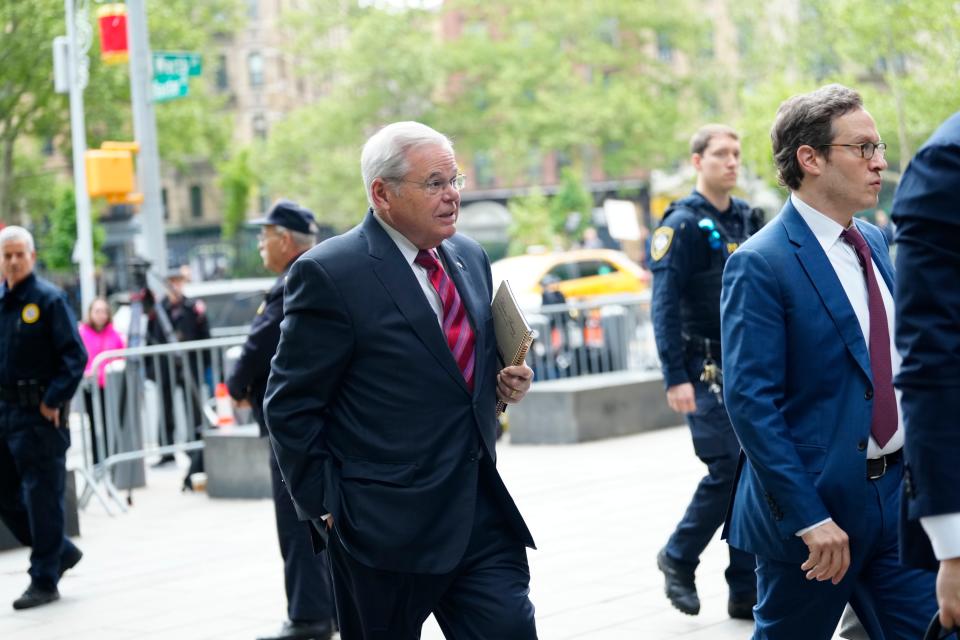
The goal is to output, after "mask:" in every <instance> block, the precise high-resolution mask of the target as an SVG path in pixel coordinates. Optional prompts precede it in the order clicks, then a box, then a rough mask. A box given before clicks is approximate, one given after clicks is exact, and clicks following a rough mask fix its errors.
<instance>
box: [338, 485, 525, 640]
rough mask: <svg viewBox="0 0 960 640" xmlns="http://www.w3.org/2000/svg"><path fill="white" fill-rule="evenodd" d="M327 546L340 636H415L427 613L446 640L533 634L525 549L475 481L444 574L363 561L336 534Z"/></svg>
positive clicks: (508, 639) (394, 639)
mask: <svg viewBox="0 0 960 640" xmlns="http://www.w3.org/2000/svg"><path fill="white" fill-rule="evenodd" d="M482 476H483V473H482V472H481V477H482ZM329 549H330V562H331V565H332V568H333V586H334V591H335V592H336V596H337V612H338V614H339V619H340V637H341V639H342V640H416V639H418V638H419V637H420V629H421V627H422V626H423V623H424V621H425V620H426V619H427V617H428V616H429V615H430V613H433V614H434V616H435V617H436V619H437V622H438V623H439V625H440V628H441V629H442V630H443V634H444V637H446V638H448V639H449V640H493V639H496V640H536V638H537V630H536V624H535V622H534V616H533V613H534V611H533V604H532V603H531V602H530V598H529V594H530V569H529V566H528V565H527V554H526V549H525V548H524V546H523V544H522V543H521V542H519V541H518V540H517V539H516V537H515V535H514V534H513V532H512V530H511V529H510V527H509V526H508V524H507V522H506V521H505V520H504V519H503V517H502V516H501V515H500V513H499V509H498V508H497V506H496V505H495V504H494V502H493V501H492V500H491V499H490V490H489V489H487V488H486V487H485V486H484V483H483V482H482V481H481V487H480V489H479V495H478V497H477V507H476V513H475V516H474V522H473V532H472V534H471V537H470V542H469V544H468V545H467V550H466V552H465V554H464V556H463V558H462V559H461V560H460V563H459V565H458V566H457V568H456V569H454V570H453V571H452V572H450V573H446V574H440V575H428V574H414V573H397V572H392V571H382V570H379V569H373V568H370V567H367V566H366V565H362V564H360V563H359V562H357V561H356V560H354V559H353V558H351V557H350V555H349V554H348V553H347V552H346V551H345V550H344V548H343V545H342V544H341V543H340V542H339V540H338V536H337V534H336V533H335V532H334V533H333V534H332V535H331V536H330V547H329Z"/></svg>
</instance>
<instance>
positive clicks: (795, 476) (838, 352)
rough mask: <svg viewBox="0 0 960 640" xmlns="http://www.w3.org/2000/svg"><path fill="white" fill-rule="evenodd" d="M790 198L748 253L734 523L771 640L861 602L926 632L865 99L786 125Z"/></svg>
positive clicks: (788, 118)
mask: <svg viewBox="0 0 960 640" xmlns="http://www.w3.org/2000/svg"><path fill="white" fill-rule="evenodd" d="M770 137H771V139H772V141H773V155H774V160H775V162H776V165H777V170H778V173H779V176H780V180H781V181H782V182H783V183H784V184H785V185H786V186H787V187H788V188H789V189H790V192H791V193H790V197H789V199H788V200H787V203H786V204H785V205H784V206H783V209H782V210H781V211H780V214H779V215H778V216H777V217H776V218H775V219H773V220H771V221H770V222H769V223H768V224H767V225H766V226H765V227H764V228H763V229H761V230H760V231H759V232H757V233H756V234H755V235H754V236H752V237H751V238H750V239H749V240H747V241H746V242H745V243H744V244H743V245H742V246H741V247H740V248H739V249H737V251H735V252H734V253H733V255H731V256H730V259H729V260H728V261H727V265H726V267H725V269H724V273H723V291H722V294H721V311H720V322H721V329H722V336H723V363H724V379H725V382H726V384H725V386H724V399H725V400H726V406H727V411H728V412H729V414H730V420H731V422H732V424H733V428H734V430H735V431H736V433H737V436H738V438H739V439H740V443H741V445H742V446H743V451H744V453H745V458H743V460H742V464H741V468H740V471H739V473H738V482H737V484H736V493H735V495H734V497H733V500H732V504H731V508H730V512H729V514H728V516H727V525H728V526H727V527H726V529H725V533H726V534H727V538H728V540H729V542H730V544H731V545H732V546H734V547H737V548H739V549H743V550H744V551H749V552H751V553H754V554H756V556H757V606H756V608H755V609H754V619H755V628H754V635H753V637H754V639H755V640H767V639H768V638H772V639H775V640H792V639H796V640H829V638H831V637H833V633H834V630H835V629H836V627H837V622H838V621H839V619H840V616H841V613H842V612H843V609H844V607H845V606H846V604H847V603H848V602H849V603H850V604H851V606H852V607H853V609H854V611H856V613H857V616H858V618H859V619H860V621H861V622H862V623H863V625H864V627H865V628H866V631H867V633H868V635H869V637H871V638H884V640H916V639H917V638H920V637H921V636H922V635H923V632H924V629H925V628H926V623H927V622H928V621H929V619H930V617H931V616H932V615H933V612H934V611H935V610H936V603H935V601H934V596H933V593H934V585H933V575H932V574H930V573H928V572H925V571H920V570H918V569H909V568H905V567H903V566H902V565H900V563H899V560H898V551H897V546H898V534H897V520H898V515H899V508H900V488H901V484H902V479H903V464H902V463H901V447H902V444H903V425H902V423H901V421H900V420H899V417H900V416H901V415H902V413H901V411H900V410H899V406H898V405H899V402H898V400H897V398H896V395H895V392H894V388H893V375H894V374H895V373H896V372H897V370H898V369H899V367H900V358H899V357H898V356H897V353H896V350H895V349H894V348H893V296H892V292H893V266H892V265H891V263H890V256H889V254H888V251H887V244H886V242H885V241H884V239H883V234H882V233H881V232H880V230H879V229H877V228H876V227H874V226H873V225H871V224H869V223H867V222H863V221H861V220H856V219H854V214H855V213H857V212H858V211H862V210H864V209H868V208H870V207H874V206H876V204H877V197H878V194H879V193H880V185H881V172H882V171H883V170H884V169H886V167H887V162H886V160H885V158H884V151H885V148H886V145H885V144H884V143H883V142H882V141H881V139H880V134H879V132H878V130H877V125H876V123H875V122H874V120H873V118H872V117H871V116H870V114H869V113H868V112H867V111H866V110H865V109H864V107H863V102H862V100H861V98H860V95H859V94H858V93H857V92H855V91H853V90H851V89H848V88H847V87H843V86H841V85H836V84H834V85H828V86H825V87H822V88H820V89H818V90H816V91H813V92H811V93H807V94H802V95H797V96H794V97H792V98H790V99H788V100H786V101H785V102H784V103H783V104H781V105H780V108H779V110H778V111H777V116H776V120H775V121H774V124H773V127H772V129H771V132H770Z"/></svg>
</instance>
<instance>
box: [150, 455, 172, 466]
mask: <svg viewBox="0 0 960 640" xmlns="http://www.w3.org/2000/svg"><path fill="white" fill-rule="evenodd" d="M176 461H177V459H176V458H175V457H174V455H173V454H172V453H165V454H163V455H162V456H160V459H159V460H157V461H156V462H154V463H153V464H152V465H150V468H151V469H159V468H160V467H165V466H167V465H168V464H173V463H174V462H176Z"/></svg>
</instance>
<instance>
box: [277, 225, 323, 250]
mask: <svg viewBox="0 0 960 640" xmlns="http://www.w3.org/2000/svg"><path fill="white" fill-rule="evenodd" d="M310 228H311V229H312V228H313V225H312V224H311V225H310ZM277 231H278V232H280V233H289V234H290V239H291V240H292V241H293V244H294V246H296V247H297V248H298V249H309V248H310V247H312V246H313V245H315V244H317V236H316V234H314V233H304V232H302V231H294V230H293V229H288V228H286V227H279V226H278V227H277Z"/></svg>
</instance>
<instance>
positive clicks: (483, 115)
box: [257, 0, 705, 228]
mask: <svg viewBox="0 0 960 640" xmlns="http://www.w3.org/2000/svg"><path fill="white" fill-rule="evenodd" d="M697 4H698V3H697V2H696V0H678V1H677V2H674V3H670V4H669V5H662V3H654V2H653V1H652V0H641V1H639V2H633V3H625V2H616V1H613V0H606V1H604V2H590V3H582V2H578V1H576V0H557V1H551V2H547V0H528V1H526V2H520V3H507V2H479V1H477V0H451V1H448V2H445V3H444V4H443V8H442V9H440V10H439V11H440V12H439V13H438V12H437V11H431V10H424V9H416V8H414V9H405V10H397V9H395V8H389V7H386V8H385V7H384V6H381V5H376V4H366V5H365V6H359V5H358V4H357V5H354V4H352V3H349V4H348V3H330V2H328V3H316V4H315V5H311V6H309V7H308V8H305V9H303V10H302V11H300V12H296V13H290V14H288V16H287V24H288V25H289V28H290V30H291V32H292V33H293V34H294V35H293V37H292V38H291V41H292V42H293V45H292V46H293V49H294V50H295V51H296V52H297V53H298V55H300V56H302V59H303V61H304V68H305V69H311V70H318V69H319V70H322V71H321V72H320V73H319V78H317V76H316V75H315V76H314V78H313V79H314V80H317V79H320V80H322V83H323V86H324V87H325V89H326V94H325V95H324V97H323V98H322V99H321V100H319V101H318V102H317V103H316V104H313V105H309V106H305V107H304V108H303V109H300V110H298V111H296V112H294V113H292V114H290V115H289V116H288V117H287V118H286V120H285V121H284V122H282V123H280V124H278V125H277V126H276V127H274V129H273V131H272V133H271V138H270V140H269V141H268V143H267V145H266V148H265V150H264V153H263V154H262V156H261V157H259V159H258V165H257V170H258V173H259V174H260V175H262V176H263V177H264V180H265V182H266V184H267V185H268V187H269V189H270V190H271V191H272V192H275V193H277V192H278V193H283V194H284V195H287V196H290V197H295V198H298V199H300V200H302V201H303V202H305V203H308V204H310V205H311V206H312V207H314V208H315V210H317V211H318V212H319V215H320V217H321V218H322V219H323V221H325V222H328V223H332V224H334V225H335V226H337V227H341V228H342V227H344V226H347V225H348V224H351V223H353V222H355V221H357V220H358V217H359V212H360V211H362V209H363V208H364V207H365V202H364V199H365V198H364V194H363V189H362V188H361V186H360V177H359V167H358V156H359V153H358V151H359V149H360V147H361V145H362V144H363V142H364V140H365V139H366V138H367V137H368V136H369V135H370V134H371V133H373V132H374V131H375V130H376V129H377V128H378V127H380V126H382V125H384V124H386V123H388V122H391V121H394V120H404V119H416V120H420V121H422V122H425V123H426V124H429V125H431V126H434V127H435V128H437V129H438V130H440V131H443V132H444V133H447V134H448V135H450V136H451V137H452V138H453V140H454V142H455V143H456V146H457V153H458V156H459V157H460V158H461V160H462V161H464V160H468V159H469V158H470V157H471V156H472V155H473V154H475V153H483V154H485V156H487V157H489V158H490V159H491V160H492V162H493V165H494V166H495V168H496V174H497V177H498V179H500V181H501V183H503V184H511V183H515V182H517V181H518V180H521V179H522V174H523V173H524V172H526V171H528V169H529V165H530V158H531V154H532V153H533V152H534V151H539V153H541V154H546V153H549V152H557V153H562V154H563V155H564V156H566V157H567V158H568V159H569V160H570V162H571V163H573V164H574V165H575V166H580V167H583V169H584V171H585V172H586V171H587V170H589V168H590V167H591V166H593V165H594V164H595V163H597V162H599V163H602V166H603V168H604V170H605V171H606V172H607V174H608V175H610V176H613V177H619V176H623V175H625V174H626V173H627V172H629V171H631V170H634V169H636V168H637V167H638V166H642V165H643V164H647V163H649V164H658V163H661V162H664V161H667V160H669V159H672V158H675V157H677V156H678V154H681V153H682V148H683V140H682V137H681V138H677V136H676V135H675V134H674V133H673V132H674V131H675V130H676V129H677V128H678V122H680V121H681V120H683V119H685V118H688V117H689V118H696V117H697V116H698V114H699V111H698V109H697V106H696V105H697V104H698V102H697V100H696V99H694V97H695V96H691V97H689V98H687V97H685V95H686V94H687V93H689V91H688V89H687V87H686V85H685V83H684V78H683V77H681V76H677V75H676V74H674V73H672V72H671V71H670V70H671V69H672V68H673V67H672V63H671V61H670V60H669V59H667V58H668V57H669V56H668V54H667V53H666V52H667V51H669V52H671V53H670V55H674V54H675V55H678V56H679V55H683V52H694V51H696V50H697V47H698V44H697V42H698V41H699V38H700V36H701V35H702V34H703V32H704V31H703V30H704V28H705V21H704V19H702V18H699V17H698V16H697V14H696V12H695V7H696V5H697ZM441 24H459V25H460V33H456V34H454V36H453V39H451V40H447V41H445V40H443V39H442V34H441V29H440V28H439V27H440V25H441ZM658 42H659V43H660V45H661V46H660V47H659V48H658V46H657V43H658ZM667 42H669V47H668V46H667V45H666V44H665V43H667ZM384 43H389V47H388V48H385V47H384ZM314 73H315V74H316V72H314Z"/></svg>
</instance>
